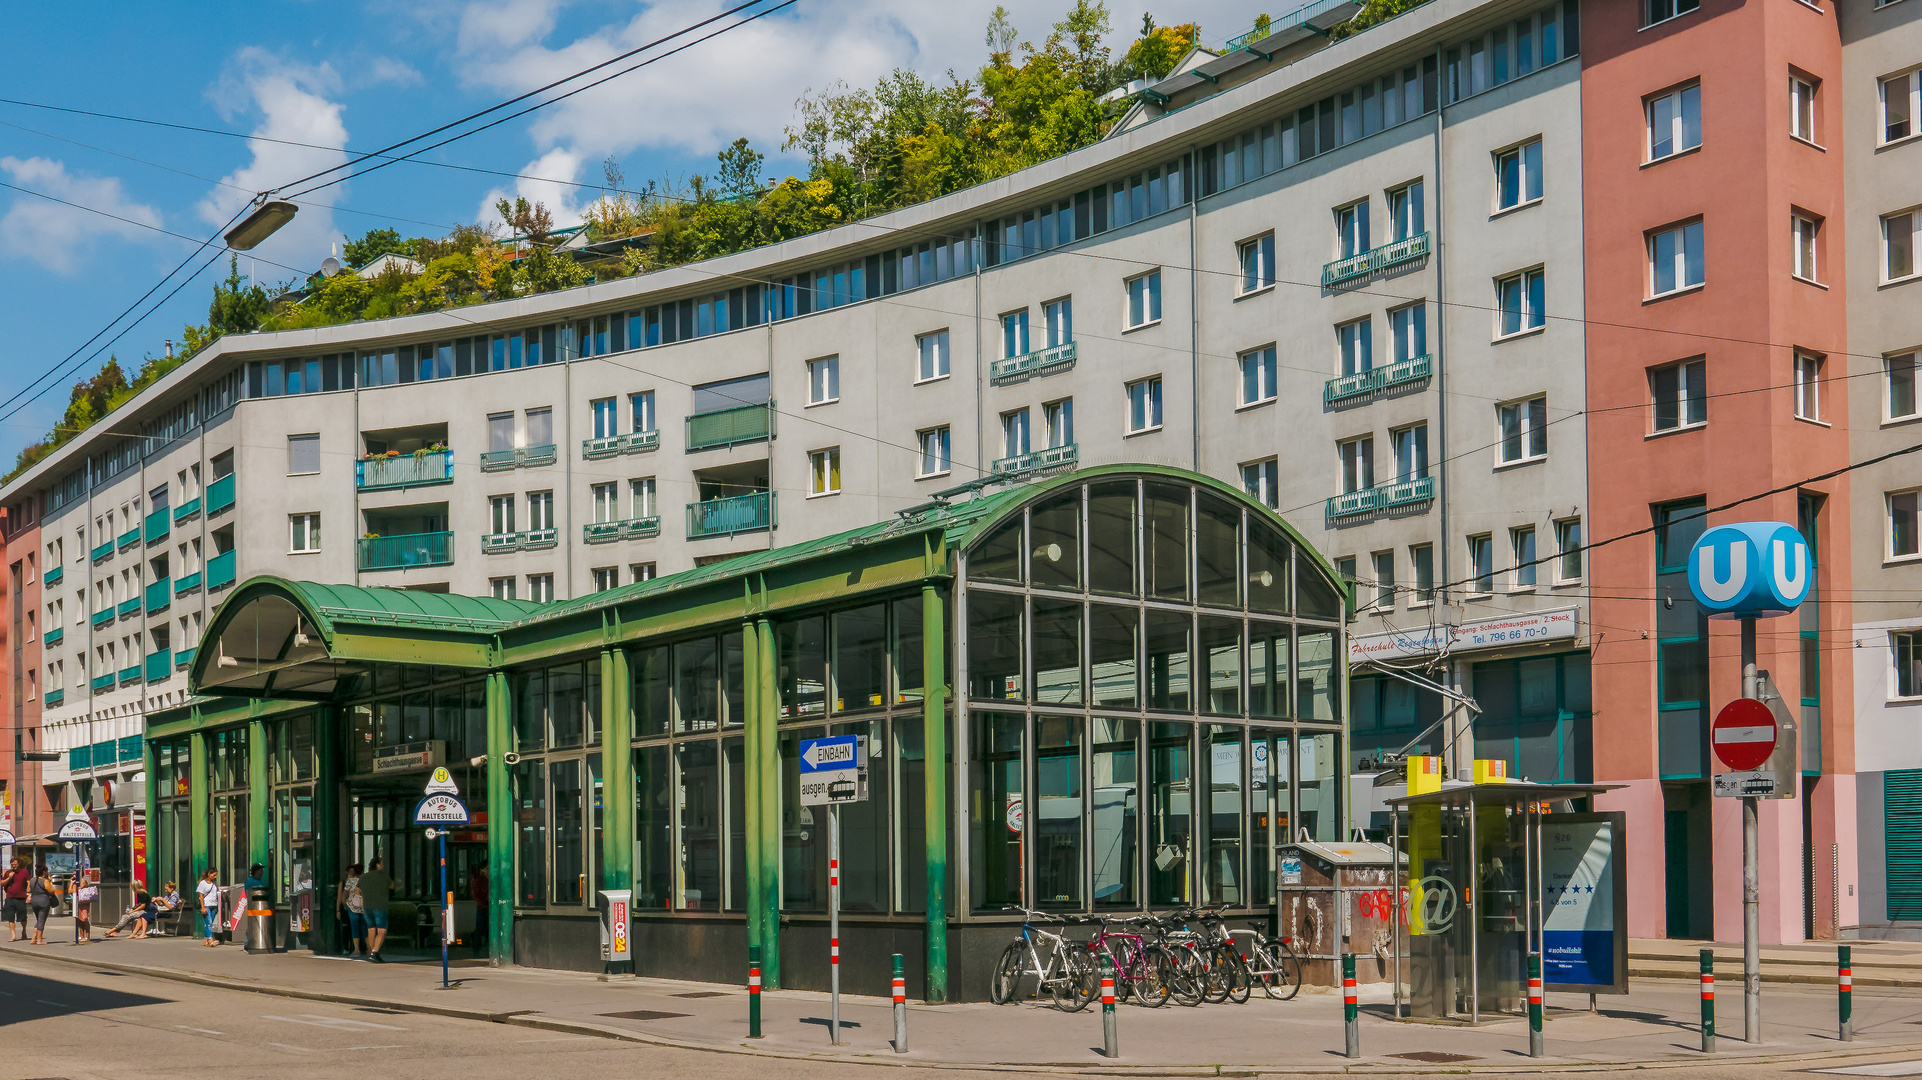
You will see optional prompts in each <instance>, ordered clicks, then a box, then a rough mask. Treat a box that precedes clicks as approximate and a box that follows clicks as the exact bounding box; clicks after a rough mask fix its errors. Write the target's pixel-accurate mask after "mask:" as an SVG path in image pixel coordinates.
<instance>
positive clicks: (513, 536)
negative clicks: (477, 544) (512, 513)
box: [481, 532, 527, 555]
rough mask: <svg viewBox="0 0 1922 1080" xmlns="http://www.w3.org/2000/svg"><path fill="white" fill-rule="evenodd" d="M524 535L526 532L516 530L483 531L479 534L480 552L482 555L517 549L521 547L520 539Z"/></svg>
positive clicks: (498, 553)
mask: <svg viewBox="0 0 1922 1080" xmlns="http://www.w3.org/2000/svg"><path fill="white" fill-rule="evenodd" d="M526 535H527V534H526V533H517V532H511V533H483V534H481V553H482V554H484V555H500V554H503V553H505V552H509V551H519V550H520V549H521V539H522V538H523V537H525V536H526Z"/></svg>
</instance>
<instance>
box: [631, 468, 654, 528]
mask: <svg viewBox="0 0 1922 1080" xmlns="http://www.w3.org/2000/svg"><path fill="white" fill-rule="evenodd" d="M627 497H628V506H629V508H630V509H632V510H633V511H634V516H635V517H637V518H651V517H658V516H659V515H660V513H661V510H660V507H659V506H658V505H657V504H656V503H655V485H654V478H653V477H651V476H640V477H636V478H634V479H632V480H629V481H628V482H627Z"/></svg>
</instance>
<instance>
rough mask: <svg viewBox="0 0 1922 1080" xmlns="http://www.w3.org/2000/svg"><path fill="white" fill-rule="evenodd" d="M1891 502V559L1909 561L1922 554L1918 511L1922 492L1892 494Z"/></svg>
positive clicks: (1890, 495)
mask: <svg viewBox="0 0 1922 1080" xmlns="http://www.w3.org/2000/svg"><path fill="white" fill-rule="evenodd" d="M1888 500H1889V557H1890V558H1892V559H1907V558H1911V557H1913V556H1915V555H1918V554H1922V547H1918V546H1917V537H1916V520H1915V518H1916V510H1917V507H1918V504H1922V491H1896V492H1891V493H1890V494H1889V496H1888Z"/></svg>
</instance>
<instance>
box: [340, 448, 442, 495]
mask: <svg viewBox="0 0 1922 1080" xmlns="http://www.w3.org/2000/svg"><path fill="white" fill-rule="evenodd" d="M453 482H454V452H453V451H452V450H419V451H415V452H414V453H412V454H394V455H382V456H380V457H367V458H361V459H360V460H359V461H356V462H354V488H355V490H357V491H385V490H388V489H395V488H410V487H425V486H427V485H429V484H451V483H453Z"/></svg>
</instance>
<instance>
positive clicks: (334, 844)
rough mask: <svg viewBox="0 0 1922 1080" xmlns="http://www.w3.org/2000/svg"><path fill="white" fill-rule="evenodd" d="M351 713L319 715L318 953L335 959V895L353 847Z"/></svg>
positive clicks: (326, 709) (325, 710)
mask: <svg viewBox="0 0 1922 1080" xmlns="http://www.w3.org/2000/svg"><path fill="white" fill-rule="evenodd" d="M346 718H347V710H346V709H344V708H341V707H340V706H337V705H322V706H321V707H319V708H318V709H316V710H314V754H315V756H316V757H317V758H318V760H317V761H316V762H315V764H314V932H313V935H312V937H311V939H310V940H312V941H313V943H314V945H315V946H316V948H315V950H314V951H315V952H324V953H332V951H333V950H334V949H335V948H337V947H338V943H339V942H340V929H339V923H338V922H336V921H335V919H334V902H335V900H336V896H335V893H336V892H337V891H338V890H339V889H340V879H341V878H342V877H343V876H344V875H342V874H341V870H342V869H343V864H342V862H341V858H340V857H341V854H342V852H344V851H345V850H346V849H347V845H348V844H350V843H352V842H353V836H354V830H353V829H352V828H351V824H352V823H351V822H349V821H348V820H347V817H346V815H345V814H343V813H342V812H341V801H342V800H341V793H342V791H343V789H344V787H345V785H346V782H347V777H346V775H345V770H343V769H342V768H341V764H340V763H341V762H342V761H343V760H344V759H345V755H344V754H343V753H342V749H343V748H344V747H345V746H346V743H347V732H346V726H347V724H346Z"/></svg>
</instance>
